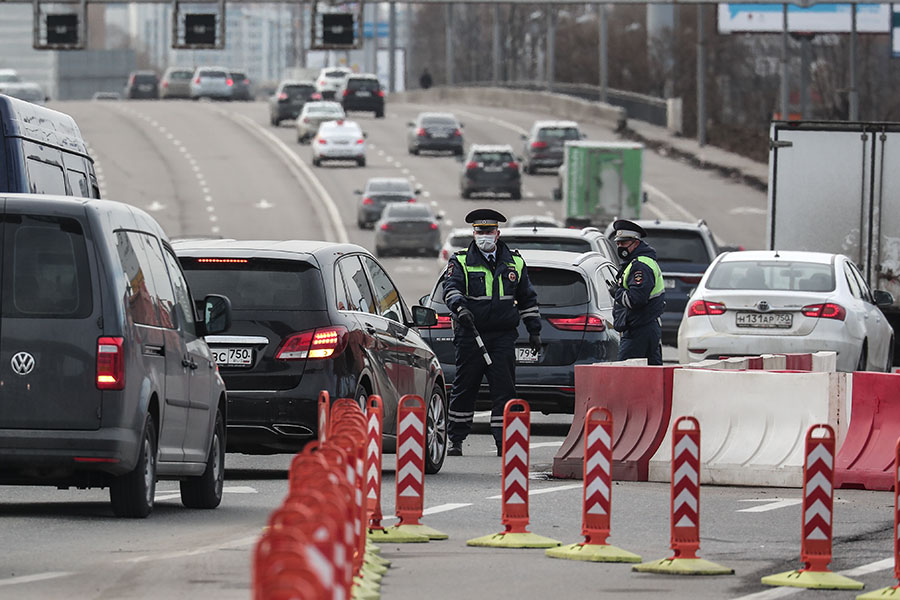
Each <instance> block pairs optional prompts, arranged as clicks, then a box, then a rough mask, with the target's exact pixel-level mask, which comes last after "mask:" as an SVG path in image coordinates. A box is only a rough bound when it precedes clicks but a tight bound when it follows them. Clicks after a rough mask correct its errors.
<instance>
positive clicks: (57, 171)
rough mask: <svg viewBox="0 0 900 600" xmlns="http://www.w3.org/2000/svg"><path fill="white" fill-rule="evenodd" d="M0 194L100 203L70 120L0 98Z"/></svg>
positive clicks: (78, 133) (89, 161)
mask: <svg viewBox="0 0 900 600" xmlns="http://www.w3.org/2000/svg"><path fill="white" fill-rule="evenodd" d="M0 192H12V193H23V194H28V193H31V194H56V195H60V196H80V197H82V198H99V197H100V188H99V187H98V186H97V176H96V175H95V173H94V161H93V160H92V159H91V157H90V156H89V155H88V152H87V148H86V146H85V143H84V140H83V139H82V137H81V131H79V129H78V125H76V124H75V120H74V119H73V118H72V117H70V116H69V115H67V114H64V113H61V112H57V111H55V110H51V109H49V108H45V107H43V106H37V105H35V104H31V103H29V102H25V101H24V100H18V99H16V98H11V97H9V96H5V95H3V94H0Z"/></svg>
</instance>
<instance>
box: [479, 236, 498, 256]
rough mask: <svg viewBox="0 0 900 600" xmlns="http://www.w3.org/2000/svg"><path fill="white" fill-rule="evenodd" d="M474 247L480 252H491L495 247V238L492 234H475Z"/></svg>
mask: <svg viewBox="0 0 900 600" xmlns="http://www.w3.org/2000/svg"><path fill="white" fill-rule="evenodd" d="M475 245H476V246H478V249H479V250H481V251H482V252H493V251H494V249H495V248H496V247H497V238H495V237H494V234H493V233H482V234H479V233H476V234H475Z"/></svg>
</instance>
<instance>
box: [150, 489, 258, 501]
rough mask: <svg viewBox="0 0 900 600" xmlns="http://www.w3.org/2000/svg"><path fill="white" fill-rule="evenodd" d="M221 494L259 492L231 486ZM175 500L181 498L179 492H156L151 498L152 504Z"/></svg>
mask: <svg viewBox="0 0 900 600" xmlns="http://www.w3.org/2000/svg"><path fill="white" fill-rule="evenodd" d="M222 493H223V494H258V493H259V492H258V491H257V490H256V488H254V487H250V486H249V485H233V486H225V487H223V488H222ZM176 498H181V492H180V491H178V490H157V491H156V495H155V496H153V501H154V502H162V501H163V500H175V499H176Z"/></svg>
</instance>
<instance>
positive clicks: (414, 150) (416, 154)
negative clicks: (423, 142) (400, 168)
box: [409, 148, 419, 156]
mask: <svg viewBox="0 0 900 600" xmlns="http://www.w3.org/2000/svg"><path fill="white" fill-rule="evenodd" d="M409 153H410V154H412V155H413V156H418V155H419V149H418V148H413V149H412V150H410V151H409Z"/></svg>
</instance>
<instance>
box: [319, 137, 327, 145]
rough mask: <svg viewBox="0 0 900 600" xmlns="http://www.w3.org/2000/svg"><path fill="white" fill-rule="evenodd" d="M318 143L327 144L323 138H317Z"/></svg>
mask: <svg viewBox="0 0 900 600" xmlns="http://www.w3.org/2000/svg"><path fill="white" fill-rule="evenodd" d="M318 141H319V143H320V144H327V143H328V141H327V140H326V139H325V138H318Z"/></svg>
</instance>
